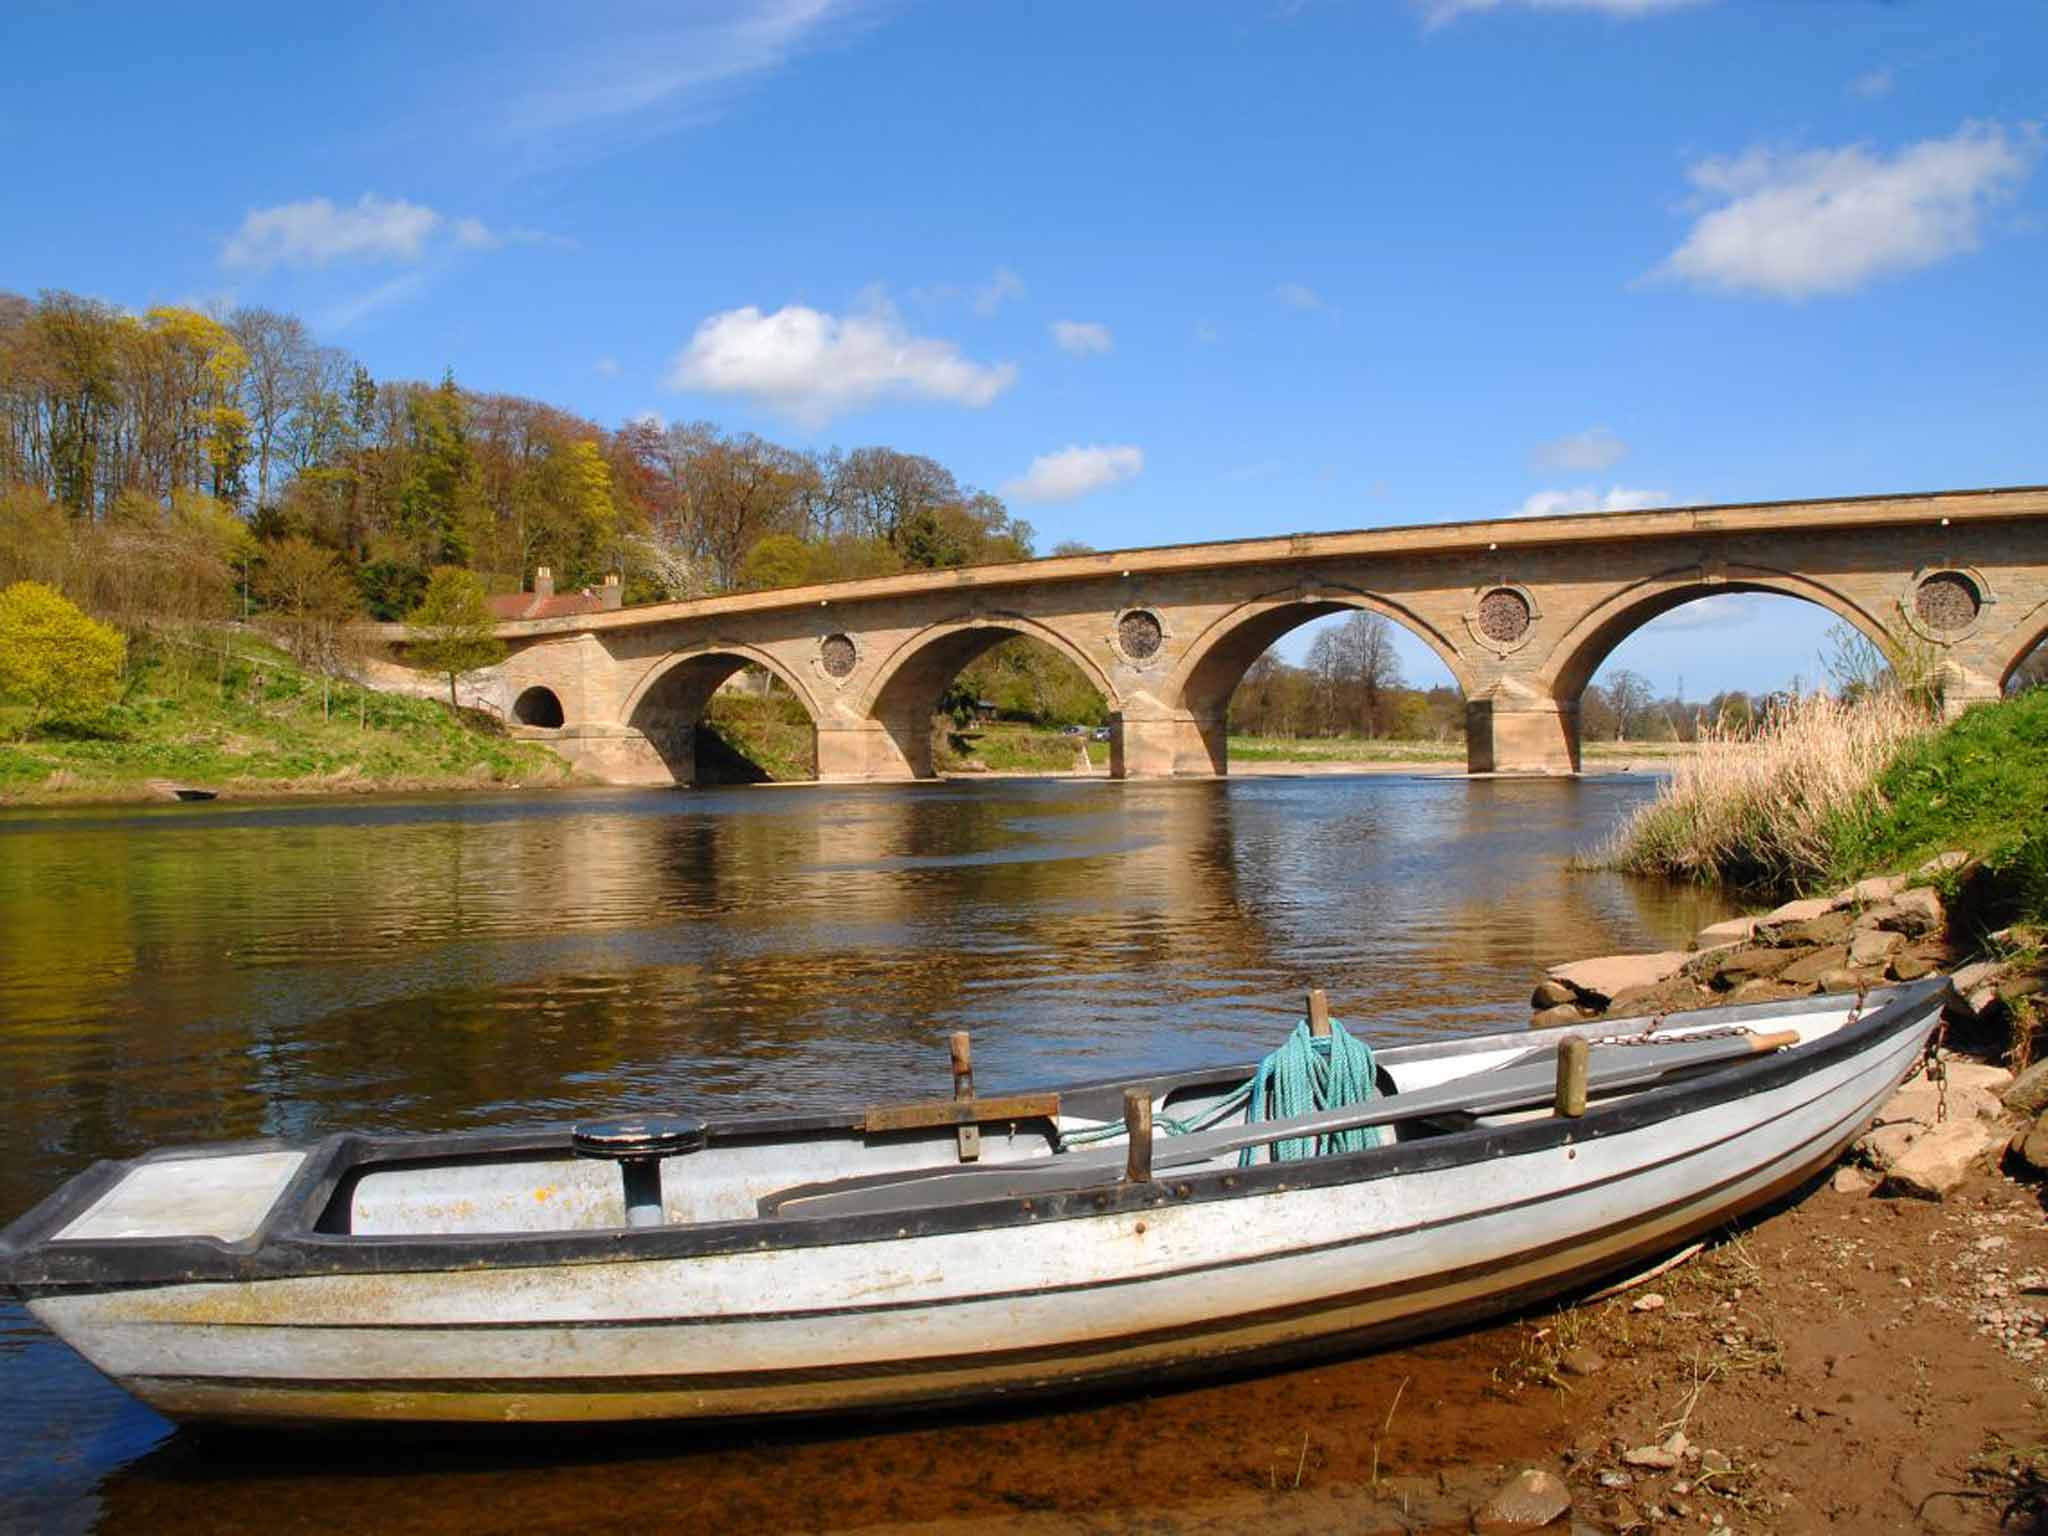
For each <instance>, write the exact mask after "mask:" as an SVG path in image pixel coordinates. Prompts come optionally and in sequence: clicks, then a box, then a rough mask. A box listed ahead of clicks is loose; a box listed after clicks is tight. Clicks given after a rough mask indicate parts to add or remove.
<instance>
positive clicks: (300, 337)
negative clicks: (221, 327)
mask: <svg viewBox="0 0 2048 1536" xmlns="http://www.w3.org/2000/svg"><path fill="white" fill-rule="evenodd" d="M228 329H229V330H230V331H232V332H233V333H234V336H235V340H236V342H237V343H239V344H240V346H241V348H242V353H243V356H244V357H245V358H247V360H248V361H247V366H246V369H245V371H244V373H243V375H242V402H243V414H244V416H245V417H246V418H247V420H248V424H249V436H250V443H251V447H252V448H253V450H254V452H255V457H256V505H257V506H258V507H267V506H269V505H270V504H271V503H270V466H271V461H272V459H273V457H274V456H275V455H276V452H277V448H278V441H279V438H280V437H281V436H282V435H283V432H284V429H285V422H286V420H287V419H288V418H289V417H290V416H291V414H292V413H293V412H294V411H295V410H296V409H298V407H299V405H300V403H301V402H302V401H303V400H304V399H305V398H306V391H307V388H308V386H309V384H311V383H312V382H313V381H314V380H315V379H316V378H317V375H316V374H315V373H314V371H313V340H312V338H311V337H310V336H309V335H308V334H307V333H306V326H305V322H304V321H302V320H300V319H299V317H298V316H297V315H285V314H279V313H278V312H277V311H276V310H274V309H259V308H245V309H238V310H236V311H235V312H234V313H233V314H232V315H230V316H229V317H228ZM314 406H315V409H316V410H317V409H318V403H317V401H315V402H314Z"/></svg>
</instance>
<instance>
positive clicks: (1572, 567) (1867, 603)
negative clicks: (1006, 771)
mask: <svg viewBox="0 0 2048 1536" xmlns="http://www.w3.org/2000/svg"><path fill="white" fill-rule="evenodd" d="M1731 592H1775V593H1783V594H1785V595H1787V596H1791V597H1796V598H1802V599H1804V600H1806V601H1808V602H1811V603H1817V604H1819V605H1820V606H1821V607H1823V608H1826V609H1828V610H1829V611H1830V612H1832V613H1834V614H1836V615H1837V616H1839V617H1840V618H1841V619H1843V620H1844V621H1846V622H1847V623H1849V624H1853V625H1854V626H1855V627H1856V628H1857V629H1859V630H1860V631H1862V632H1863V633H1864V634H1865V635H1867V636H1869V637H1870V638H1871V639H1873V640H1876V641H1879V642H1881V643H1884V644H1886V645H1895V644H1901V643H1903V644H1909V645H1912V646H1915V647H1918V648H1921V649H1922V650H1923V652H1924V653H1925V654H1927V655H1929V656H1931V657H1932V658H1935V659H1936V660H1937V661H1938V664H1939V665H1940V666H1941V668H1942V669H1943V671H1944V672H1945V674H1946V681H1947V697H1948V700H1949V703H1950V706H1951V707H1952V708H1960V707H1963V706H1966V705H1968V704H1969V703H1972V702H1976V701H1980V700H1986V699H1993V698H1996V697H1997V696H1998V695H1999V693H2000V690H2001V689H2002V687H2003V685H2004V683H2005V680H2006V678H2007V677H2008V676H2009V675H2010V674H2011V672H2012V671H2013V669H2014V668H2015V667H2017V666H2018V665H2019V663H2020V662H2021V661H2022V660H2023V659H2024V658H2025V657H2026V656H2027V654H2028V653H2029V652H2030V651H2031V650H2032V649H2033V648H2034V646H2035V645H2036V644H2038V643H2039V642H2041V641H2042V640H2043V638H2044V636H2048V488H2044V487H2029V488H2023V489H2015V490H1986V491H1957V492H1943V493H1938V494H1931V495H1914V496H1870V497H1855V498H1847V499H1841V500H1833V501H1801V502H1773V503H1759V504H1751V505H1741V506H1708V507H1682V508H1671V509H1664V510H1657V511H1649V512H1617V513H1600V514H1590V515H1584V516H1573V517H1545V518H1520V519H1513V520H1507V521H1498V522H1477V523H1447V524H1440V525H1433V526H1426V527H1406V528H1383V529H1372V530H1368V531H1363V532H1355V533H1317V534H1296V535H1292V536H1288V537H1282V538H1264V539H1241V540H1231V541H1227V542H1222V543H1213V544H1195V545H1183V546H1177V547H1169V548H1159V549H1143V550H1127V551H1121V552H1113V553H1106V554H1087V555H1071V556H1058V557H1055V558H1052V559H1047V560H1033V561H1026V562H1020V563H1016V564H1010V565H991V566H976V567H969V568H966V569H961V570H948V571H920V572H916V573H913V574H905V575H900V576H888V577H880V578H875V579H871V580H863V581H848V582H836V583H832V584H830V585H824V586H812V587H797V588H789V589H784V590H781V591H775V592H754V593H740V594H734V595H730V596H723V597H714V598H707V599H703V600H701V601H696V602H680V603H662V604H655V605H649V606H642V607H634V608H622V609H615V610H611V611H603V612H595V613H585V614H577V615H573V616H570V617H562V618H550V619H534V620H525V621H519V622H511V623H506V624H503V625H501V626H500V628H499V633H500V635H501V636H502V637H503V639H504V640H505V642H506V644H507V646H508V647H509V650H510V654H509V656H508V657H507V659H506V660H505V661H504V662H503V663H502V664H501V665H500V666H499V667H496V668H494V669H492V671H491V672H490V673H488V674H484V675H482V676H480V677H479V678H478V679H476V680H475V682H476V687H477V692H478V695H479V697H480V700H481V701H482V702H485V703H487V704H489V705H491V706H492V707H495V708H497V709H499V710H501V711H503V712H504V714H505V715H506V717H507V718H508V719H511V720H514V721H516V722H518V723H519V724H521V725H522V726H523V727H525V729H526V730H527V731H528V732H529V733H531V734H534V735H537V736H540V737H543V738H544V739H547V740H548V741H550V742H551V743H552V744H553V745H554V746H556V748H557V749H558V750H560V751H561V752H562V753H563V754H564V755H565V756H567V757H568V758H569V759H570V760H571V761H572V762H574V763H575V764H576V765H577V766H578V767H579V768H581V769H582V770H583V771H585V772H586V773H588V774H590V775H592V776H593V777H597V778H600V779H605V780H609V781H612V782H619V783H674V782H687V781H688V780H689V779H690V777H691V775H692V773H693V772H694V760H695V755H694V731H695V727H696V724H697V722H698V720H699V718H700V717H701V715H702V713H703V711H704V708H705V706H706V705H707V704H708V702H709V701H710V698H711V695H712V693H713V692H714V691H715V690H716V689H717V688H718V687H719V685H720V684H721V683H723V682H724V681H725V680H726V679H727V678H728V677H730V676H732V675H733V674H734V673H735V672H737V671H738V670H739V669H740V668H742V667H744V666H746V665H748V664H749V663H753V664H758V665H759V666H761V667H764V668H766V669H767V670H768V671H769V672H771V673H773V674H774V675H775V676H776V677H778V678H780V679H781V680H782V682H783V683H784V684H786V685H787V686H788V687H789V689H790V691H791V692H792V693H794V694H795V696H796V697H797V698H798V699H799V700H801V701H802V702H803V705H804V707H805V709H806V710H807V711H808V712H809V714H810V717H811V720H812V722H813V724H814V725H815V727H816V730H817V763H818V777H819V778H820V779H821V780H826V781H836V782H849V781H863V780H907V779H916V778H923V777H927V776H929V775H930V774H931V773H932V771H933V769H932V755H931V753H932V748H931V716H932V713H933V711H934V710H935V709H936V707H937V705H938V701H939V698H940V695H941V694H942V693H943V692H944V690H945V688H946V686H947V684H948V683H949V682H950V681H951V680H952V678H953V676H954V675H955V674H956V673H957V672H958V671H959V670H960V668H961V667H963V666H965V665H966V664H967V663H968V662H969V661H971V660H973V659H974V658H975V657H976V656H977V655H979V654H980V653H981V652H982V651H984V650H986V649H988V648H989V647H990V646H993V645H995V644H997V643H998V642H1000V641H1002V640H1005V639H1008V638H1010V637H1011V636H1014V635H1029V636H1031V637H1033V638H1035V639H1038V640H1042V641H1044V642H1045V643H1046V644H1048V645H1050V646H1051V647H1052V648H1053V649H1054V650H1056V651H1058V652H1059V653H1060V654H1062V655H1063V656H1065V657H1067V658H1068V659H1069V660H1070V661H1072V662H1073V663H1074V665H1075V666H1077V667H1078V668H1080V670H1081V672H1082V673H1083V674H1084V675H1085V676H1086V677H1087V678H1088V679H1089V681H1090V682H1092V683H1093V684H1094V685H1095V687H1096V688H1098V689H1099V690H1100V691H1101V693H1102V696H1103V698H1104V700H1105V701H1106V702H1107V704H1108V707H1109V709H1110V711H1111V719H1112V743H1113V744H1112V751H1111V771H1112V773H1113V774H1114V775H1116V776H1119V777H1125V778H1158V777H1175V776H1207V775H1213V774H1221V773H1224V772H1225V771H1227V769H1228V766H1229V763H1228V756H1227V752H1226V748H1225V742H1224V732H1225V719H1226V713H1227V709H1228V705H1229V700H1230V695H1231V692H1232V690H1233V689H1234V688H1235V687H1236V686H1237V683H1238V680H1239V679H1240V678H1241V677H1243V675H1244V673H1245V669H1246V668H1247V667H1249V666H1250V665H1251V663H1252V662H1253V661H1254V660H1255V659H1257V657H1258V656H1259V655H1260V653H1261V652H1263V651H1264V650H1265V649H1266V648H1267V647H1268V646H1269V645H1270V644H1272V642H1273V641H1274V640H1276V639H1278V638H1279V637H1280V636H1281V635H1282V634H1284V633H1286V632H1287V631H1288V630H1290V629H1292V628H1294V627H1295V626H1296V625H1298V624H1301V623H1304V622H1306V621H1307V620H1309V619H1312V618H1316V617H1319V616H1321V615H1324V614H1330V613H1337V612H1342V611H1344V610H1346V609H1352V608H1363V609H1367V610H1369V611H1371V612H1374V613H1379V614H1383V615H1385V616H1386V617H1387V618H1388V619H1391V620H1392V621H1394V622H1395V623H1397V624H1400V625H1402V626H1404V627H1406V628H1407V629H1409V630H1410V631H1412V632H1413V633H1414V634H1415V635H1417V636H1419V637H1420V638H1421V639H1422V640H1423V641H1424V642H1425V643H1426V644H1428V646H1429V647H1430V648H1431V649H1432V650H1433V651H1435V652H1436V654H1437V655H1438V656H1439V657H1441V658H1442V659H1443V663H1444V665H1445V666H1446V667H1447V668H1449V670H1450V673H1451V676H1452V677H1453V678H1454V679H1456V681H1457V683H1458V686H1459V687H1460V688H1462V689H1463V690H1464V694H1465V698H1466V700H1467V704H1466V709H1467V732H1466V740H1467V763H1468V767H1469V768H1470V769H1471V770H1472V771H1474V772H1487V771H1499V772H1518V773H1570V772H1574V771H1576V770H1577V768H1578V765H1579V728H1578V709H1579V696H1580V694H1581V692H1582V691H1583V690H1584V688H1585V686H1586V684H1587V682H1588V681H1589V680H1590V679H1591V678H1592V676H1593V675H1594V673H1595V672H1596V671H1597V670H1598V669H1599V666H1600V664H1601V662H1602V661H1603V660H1604V659H1605V658H1606V657H1607V655H1608V654H1609V653H1610V652H1611V651H1612V650H1613V649H1614V648H1615V646H1617V645H1619V644H1620V643H1621V642H1622V641H1623V640H1625V639H1626V638H1627V637H1628V636H1629V635H1631V634H1632V633H1634V632H1635V631H1636V630H1637V629H1639V628H1640V627H1641V626H1642V625H1644V624H1645V623H1647V622H1648V621H1649V620H1651V619H1653V618H1655V617H1657V616H1658V615H1659V614H1662V613H1665V612H1668V611H1669V610H1671V609H1673V608H1675V607H1678V606H1679V605H1681V604H1683V603H1686V602H1689V601H1692V600H1694V599H1696V598H1700V597H1706V596H1711V595H1714V594H1717V593H1731ZM394 638H398V636H397V634H396V633H394ZM399 649H400V651H401V652H402V650H403V643H402V639H400V640H399Z"/></svg>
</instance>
